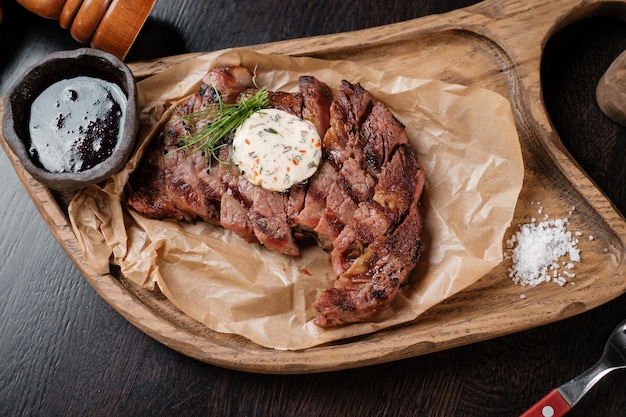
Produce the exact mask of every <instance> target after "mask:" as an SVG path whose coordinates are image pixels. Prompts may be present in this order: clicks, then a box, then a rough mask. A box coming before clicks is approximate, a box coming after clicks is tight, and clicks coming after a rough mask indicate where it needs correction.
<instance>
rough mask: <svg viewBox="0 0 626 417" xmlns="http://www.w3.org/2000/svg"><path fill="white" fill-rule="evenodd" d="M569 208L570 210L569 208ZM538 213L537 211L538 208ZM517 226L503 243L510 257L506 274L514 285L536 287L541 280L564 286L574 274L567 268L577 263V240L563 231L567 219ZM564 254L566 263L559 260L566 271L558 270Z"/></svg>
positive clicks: (578, 260)
mask: <svg viewBox="0 0 626 417" xmlns="http://www.w3.org/2000/svg"><path fill="white" fill-rule="evenodd" d="M572 209H574V208H573V207H572ZM539 212H540V213H541V211H539ZM544 219H545V220H544V221H542V222H540V223H538V224H537V223H536V220H535V219H533V220H532V221H531V223H527V224H524V225H522V226H520V230H519V231H518V232H517V233H515V235H513V237H512V238H511V239H509V240H508V241H507V242H506V244H507V248H508V255H509V256H510V258H511V259H512V260H513V266H512V267H511V268H510V269H509V276H510V277H511V279H512V280H513V282H515V283H516V284H520V285H522V286H532V287H534V286H536V285H538V284H540V283H542V282H551V281H552V282H554V283H556V284H558V285H561V286H563V285H565V284H566V283H567V279H568V278H570V279H571V278H573V277H574V276H575V274H574V273H573V272H570V271H569V270H571V269H573V268H574V262H580V250H579V249H578V247H577V245H578V239H576V238H575V237H573V236H572V233H571V232H569V231H568V230H567V225H568V223H569V219H568V218H562V219H553V220H548V219H549V216H547V214H546V215H545V216H544ZM564 256H568V257H569V262H567V263H566V262H565V261H563V262H562V265H565V268H564V269H566V270H563V271H561V270H560V265H559V259H560V258H561V257H564Z"/></svg>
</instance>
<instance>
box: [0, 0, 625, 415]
mask: <svg viewBox="0 0 626 417" xmlns="http://www.w3.org/2000/svg"><path fill="white" fill-rule="evenodd" d="M410 3H412V4H410ZM473 3H476V1H472V0H422V1H413V2H406V1H401V0H370V1H354V2H347V1H345V0H343V1H336V0H328V1H326V2H316V3H313V2H296V1H283V0H256V1H246V0H237V1H230V2H228V1H206V2H204V1H200V0H157V4H156V6H155V8H154V10H153V12H152V14H151V17H150V19H149V21H148V23H147V25H146V27H145V28H144V31H143V32H142V34H141V36H140V38H139V39H138V40H137V42H136V44H135V46H134V48H133V50H132V51H131V53H130V54H129V56H128V58H127V61H137V60H145V59H151V58H157V57H162V56H169V55H174V54H179V53H184V52H196V51H210V50H217V49H222V48H226V47H231V46H244V45H252V44H258V43H265V42H271V41H276V40H283V39H292V38H299V37H307V36H313V35H318V34H325V33H333V32H341V31H349V30H354V29H362V28H368V27H374V26H378V25H384V24H388V23H392V22H397V21H403V20H408V19H411V18H416V17H420V16H423V15H427V14H433V13H440V12H445V11H448V10H453V9H457V8H461V7H465V6H468V5H470V4H473ZM78 46H80V45H79V44H77V43H76V42H74V41H73V40H72V39H71V37H70V35H69V33H68V31H66V30H64V29H61V28H60V27H59V26H58V24H57V22H56V21H49V20H45V19H42V18H40V17H38V16H34V15H32V14H30V13H29V12H26V11H25V10H23V9H22V8H21V7H20V6H18V5H17V4H16V3H14V2H13V1H5V4H4V19H3V21H2V24H0V73H1V74H2V78H1V81H0V95H2V94H3V93H4V92H5V90H6V88H7V86H8V83H10V82H11V80H12V79H14V77H16V76H17V75H18V74H19V73H21V71H23V69H24V68H25V66H27V65H29V64H32V63H34V62H35V61H37V60H38V59H39V58H41V57H42V56H43V55H44V54H46V53H48V52H52V51H56V50H62V49H73V48H76V47H78ZM624 49H626V23H624V22H622V21H620V20H617V19H615V18H611V17H601V18H600V17H599V18H593V19H587V20H584V21H581V22H578V23H575V24H573V25H571V26H569V27H567V28H565V29H563V30H562V31H561V32H559V33H557V34H555V36H554V37H553V38H552V39H551V40H550V42H549V43H548V45H547V47H546V51H545V56H544V61H543V70H542V77H543V88H544V95H545V101H546V105H547V107H548V110H549V114H550V116H551V119H552V120H553V122H554V124H555V126H556V129H557V131H558V132H559V134H560V136H561V138H562V140H563V142H564V143H565V145H566V146H567V147H568V148H569V149H570V151H571V152H572V154H573V155H574V156H575V157H576V158H577V160H578V161H579V162H580V164H581V165H582V166H583V168H584V169H585V170H586V171H587V172H589V173H590V175H591V176H592V177H593V178H594V180H595V181H596V182H597V183H598V184H599V186H600V187H602V188H603V189H604V190H605V192H606V193H607V194H608V195H609V197H610V198H611V199H612V200H613V201H614V202H615V204H616V206H617V207H618V208H619V209H620V211H621V212H622V213H626V197H625V196H626V193H625V183H626V174H625V170H626V168H625V167H626V164H625V162H626V152H625V149H626V129H623V128H621V127H619V126H617V125H616V124H614V123H613V122H611V121H610V120H608V119H607V118H606V117H604V115H603V114H602V113H601V112H600V111H599V109H598V108H597V106H596V104H595V97H594V89H595V85H596V83H597V81H598V79H599V77H600V76H601V74H602V73H603V72H604V71H605V70H606V68H607V67H608V65H609V64H610V63H611V61H612V60H613V59H615V58H616V57H617V55H619V53H621V52H622V51H623V50H624ZM0 172H1V175H2V186H1V190H2V191H1V192H0V211H1V213H2V215H1V216H0V254H2V255H1V256H2V259H1V260H0V415H1V416H107V417H112V416H196V415H197V416H200V415H202V416H213V415H215V416H218V415H219V416H227V415H228V416H324V417H331V416H360V417H365V416H405V417H408V416H462V417H471V416H480V417H489V416H493V417H495V416H502V417H509V416H516V415H519V414H520V413H521V412H523V411H524V410H525V409H526V408H527V407H529V406H531V405H532V404H533V403H534V402H535V401H536V400H538V399H539V398H540V397H541V396H542V395H544V394H545V393H547V392H548V391H549V390H550V389H552V388H553V387H555V386H558V385H560V384H561V383H563V382H565V381H567V380H569V379H571V378H572V377H574V376H575V375H577V374H578V373H580V372H581V371H583V370H584V369H586V368H587V367H589V366H590V365H592V364H593V363H594V362H595V361H596V360H597V359H598V357H599V356H600V354H601V352H602V348H603V345H604V342H605V339H606V337H607V336H608V335H609V333H610V332H611V330H612V329H613V327H614V326H615V325H617V324H618V323H619V322H620V321H621V320H622V319H623V318H626V296H622V297H619V298H618V299H616V300H614V301H612V302H609V303H607V304H605V305H603V306H601V307H599V308H596V309H594V310H592V311H589V312H587V313H584V314H581V315H579V316H576V317H574V318H571V319H568V320H564V321H562V322H559V323H556V324H551V325H547V326H543V327H540V328H536V329H533V330H530V331H526V332H523V333H518V334H512V335H509V336H505V337H500V338H497V339H494V340H489V341H486V342H482V343H477V344H473V345H469V346H465V347H461V348H456V349H452V350H448V351H443V352H439V353H434V354H429V355H426V356H422V357H416V358H412V359H406V360H402V361H398V362H393V363H388V364H383V365H376V366H371V367H367V368H361V369H354V370H347V371H337V372H329V373H322V374H313V375H293V376H277V375H260V374H248V373H244V372H236V371H231V370H227V369H221V368H218V367H215V366H211V365H207V364H204V363H201V362H198V361H196V360H193V359H190V358H188V357H185V356H183V355H181V354H179V353H177V352H175V351H172V350H170V349H169V348H167V347H165V346H163V345H161V344H159V343H158V342H156V341H154V340H152V339H151V338H149V337H148V336H146V335H145V334H143V333H142V332H140V331H139V330H137V329H136V328H135V327H133V326H132V325H131V324H129V323H128V322H127V321H125V320H124V319H123V318H122V317H121V316H120V315H119V314H118V313H117V312H115V311H114V310H113V309H112V308H111V307H110V306H109V305H107V304H106V302H105V301H103V300H102V299H101V298H100V297H99V296H98V295H97V294H96V293H95V291H94V290H93V289H92V288H91V287H90V286H89V284H88V283H87V282H86V281H85V280H84V279H83V278H82V276H81V275H80V273H79V272H78V270H77V269H76V268H75V267H74V265H73V264H72V263H71V262H70V260H69V259H68V258H67V256H66V255H65V253H64V252H63V251H62V249H61V247H60V246H59V244H58V243H57V242H56V241H55V239H54V238H53V236H52V234H51V233H50V231H49V230H48V228H47V226H46V224H45V223H44V221H43V220H42V219H41V218H40V216H39V214H38V213H37V211H36V210H35V208H34V205H33V204H32V202H31V201H30V199H29V197H28V195H27V193H26V192H25V190H24V189H23V187H22V185H21V183H20V182H19V181H18V179H17V176H16V175H15V173H14V171H13V168H12V167H11V165H10V163H9V162H8V160H7V158H6V156H5V155H4V154H2V156H0ZM511 314H515V312H514V311H512V312H511ZM624 386H626V373H622V374H619V373H616V374H613V375H611V376H609V377H608V378H606V379H605V380H604V381H602V382H601V383H600V384H599V385H598V386H597V387H596V388H594V389H593V390H592V391H591V393H589V394H588V395H587V396H586V397H585V398H584V399H583V400H582V401H581V402H580V403H579V404H578V405H577V406H576V407H575V408H574V409H573V410H572V411H571V413H570V415H571V416H572V417H574V416H603V417H607V416H624V415H625V413H626V411H625V410H626V394H625V393H624Z"/></svg>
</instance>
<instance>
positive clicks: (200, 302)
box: [69, 50, 524, 350]
mask: <svg viewBox="0 0 626 417" xmlns="http://www.w3.org/2000/svg"><path fill="white" fill-rule="evenodd" d="M236 64H241V65H245V66H247V67H248V68H251V69H253V68H256V72H257V74H258V77H257V82H258V85H265V86H267V87H268V88H269V89H273V90H282V91H297V80H298V77H299V76H300V75H303V74H308V75H313V76H315V77H317V78H318V79H320V80H321V81H323V82H325V83H327V84H328V85H329V86H330V87H331V88H332V89H333V90H334V91H336V89H337V88H338V87H339V85H340V82H341V80H342V79H345V80H348V81H350V82H352V83H356V82H360V83H361V84H362V85H363V86H364V87H365V88H366V89H367V90H369V91H370V92H371V93H372V94H373V95H374V96H375V97H376V98H378V99H379V100H381V101H383V102H384V103H386V104H387V106H388V107H389V108H390V109H391V111H392V112H393V113H394V114H395V115H396V117H397V118H398V119H399V120H400V121H401V122H403V123H404V124H405V125H406V127H407V133H408V135H409V137H410V140H411V143H412V145H413V147H414V149H415V150H416V151H417V154H418V157H419V159H420V162H421V164H422V167H423V169H425V172H426V177H427V182H426V186H425V190H424V195H423V199H422V204H421V207H422V215H423V216H424V224H425V228H424V234H423V244H424V247H425V249H424V251H423V252H422V256H421V259H420V261H419V263H418V265H417V267H416V268H415V270H414V271H413V273H412V275H411V280H410V283H409V284H408V285H405V286H404V287H403V288H402V289H401V290H400V292H399V294H398V297H397V299H396V300H395V301H394V302H393V304H392V306H391V308H390V309H389V310H388V311H386V312H384V313H383V314H381V315H380V316H379V317H377V318H376V320H375V321H373V322H371V323H362V324H354V325H349V326H345V327H341V328H336V329H320V328H317V327H316V326H315V325H314V324H313V323H312V319H313V318H314V316H315V312H314V311H313V309H312V308H311V303H312V302H313V301H314V300H315V299H316V298H317V296H318V295H319V294H320V293H321V292H322V291H323V290H324V289H326V288H328V287H330V286H332V284H333V281H334V275H333V274H332V271H331V266H330V261H329V259H330V258H329V255H328V254H327V253H325V252H324V251H322V250H321V249H319V248H317V247H310V248H306V249H305V250H304V251H303V253H302V256H301V257H299V258H290V257H287V256H284V255H280V254H278V253H274V252H270V251H268V250H266V249H265V248H263V247H261V246H259V245H255V244H248V243H246V242H244V241H243V240H242V239H240V238H239V237H238V236H236V235H235V234H234V233H231V232H229V231H227V230H224V229H222V228H220V227H215V226H211V225H208V224H205V223H203V222H198V223H196V224H186V223H178V222H174V221H157V220H150V219H147V218H145V217H143V216H142V215H140V214H138V213H136V212H134V211H132V210H130V209H128V208H127V206H126V204H125V199H126V197H127V195H128V192H129V185H128V178H129V175H130V174H131V173H132V172H133V171H134V170H135V168H136V167H137V166H138V164H139V162H140V159H141V157H142V154H143V151H144V149H145V147H146V145H147V143H148V142H149V140H150V139H151V138H152V137H153V136H156V135H157V134H158V132H159V130H160V129H162V128H163V125H164V123H165V122H164V120H165V119H166V118H167V116H168V115H167V110H166V109H167V108H168V106H170V105H171V104H172V103H175V102H177V101H179V100H180V99H181V98H184V97H185V96H188V95H189V94H193V93H195V92H196V90H197V88H198V87H199V85H200V80H201V78H202V76H203V75H204V74H205V73H206V72H207V71H208V70H209V69H211V68H213V67H216V66H224V65H236ZM138 91H139V107H140V109H141V122H142V126H143V128H142V131H141V132H140V136H139V138H138V141H139V142H138V148H137V151H136V152H135V154H134V155H133V156H132V158H131V159H130V161H129V162H128V164H127V166H126V167H125V169H123V170H122V171H121V172H119V173H118V174H117V175H115V176H114V177H112V178H111V179H110V180H108V181H107V182H106V183H105V184H103V185H98V186H92V187H90V188H88V189H85V190H83V191H81V192H80V193H78V194H77V195H76V197H75V198H74V199H73V200H72V201H71V203H70V205H69V216H70V220H71V223H72V227H73V229H74V232H75V234H76V236H77V238H78V240H79V243H80V244H81V246H82V248H83V253H84V257H85V260H86V262H87V263H88V264H89V265H90V266H91V267H93V268H94V269H95V270H96V271H98V272H100V273H102V274H106V273H108V272H109V264H110V263H112V264H116V265H118V266H119V267H120V268H121V272H122V273H123V274H124V276H125V277H127V278H129V279H131V280H132V281H134V282H135V283H137V284H138V285H141V286H143V287H146V288H151V289H156V288H158V289H159V290H160V291H162V292H163V294H165V296H166V297H167V298H168V299H169V300H171V301H172V302H173V303H174V304H175V305H176V306H178V307H179V308H180V309H181V310H182V311H183V312H185V313H186V314H188V315H189V316H191V317H193V318H195V319H197V320H199V321H200V322H202V323H204V324H205V325H206V326H208V327H209V328H211V329H213V330H216V331H219V332H228V333H235V334H239V335H242V336H244V337H246V338H248V339H250V340H252V341H253V342H255V343H257V344H260V345H263V346H266V347H270V348H275V349H294V350H296V349H304V348H308V347H312V346H315V345H319V344H322V343H326V342H330V341H335V340H339V339H344V338H348V337H351V336H357V335H362V334H366V333H369V332H374V331H376V330H378V329H381V328H385V327H389V326H393V325H396V324H399V323H403V322H407V321H410V320H413V319H414V318H416V317H417V316H418V315H419V314H420V313H422V312H424V311H426V310H427V309H428V308H430V307H432V306H433V305H435V304H437V303H439V302H441V301H442V300H444V299H446V298H447V297H449V296H451V295H452V294H454V293H456V292H458V291H460V290H462V289H463V288H465V287H467V286H468V285H470V284H472V283H474V282H475V281H477V280H478V279H479V278H480V277H481V276H483V275H484V274H486V273H487V272H488V271H489V270H491V269H492V268H493V267H494V266H496V265H497V264H499V263H500V261H501V260H502V256H503V250H502V239H503V236H504V233H505V231H506V229H507V227H508V226H509V224H510V222H511V219H512V217H513V212H514V209H515V204H516V201H517V198H518V195H519V192H520V189H521V186H522V180H523V171H524V167H523V161H522V155H521V150H520V144H519V139H518V136H517V132H516V129H515V123H514V119H513V115H512V112H511V108H510V104H509V102H508V101H507V100H506V99H505V98H504V97H502V96H500V95H498V94H497V93H495V92H492V91H489V90H486V89H481V88H468V87H465V86H460V85H451V84H446V83H444V82H441V81H437V80H432V79H418V78H406V77H398V76H395V75H393V74H390V73H385V72H380V71H376V70H372V69H369V68H364V67H362V66H360V65H358V64H356V63H352V62H348V61H324V60H319V59H312V58H296V57H288V56H277V55H261V54H258V53H254V52H251V51H242V50H229V51H221V52H216V53H209V54H206V55H203V56H201V57H199V58H195V59H192V60H189V61H186V62H184V63H182V64H179V65H176V66H174V67H171V68H169V69H167V70H165V71H163V72H161V73H158V74H156V75H154V76H152V77H150V78H147V79H145V80H143V81H141V82H139V83H138ZM164 113H166V114H164Z"/></svg>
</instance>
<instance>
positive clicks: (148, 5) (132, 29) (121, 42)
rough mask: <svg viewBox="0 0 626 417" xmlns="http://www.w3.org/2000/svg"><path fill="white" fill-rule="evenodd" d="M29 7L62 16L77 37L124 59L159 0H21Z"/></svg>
mask: <svg viewBox="0 0 626 417" xmlns="http://www.w3.org/2000/svg"><path fill="white" fill-rule="evenodd" d="M17 2H18V3H19V4H21V5H22V6H23V7H24V8H26V9H28V10H29V11H31V12H33V13H35V14H37V15H39V16H42V17H45V18H48V19H58V21H59V25H60V26H61V27H62V28H64V29H69V31H70V34H71V35H72V37H73V38H74V39H76V40H77V41H78V42H81V43H88V42H91V46H92V47H94V48H97V49H101V50H103V51H106V52H109V53H111V54H113V55H115V56H117V57H118V58H119V59H124V58H125V57H126V54H127V53H128V51H129V50H130V47H131V46H132V44H133V43H134V42H135V39H136V38H137V35H138V34H139V31H140V30H141V28H142V27H143V25H144V23H145V21H146V19H147V18H148V15H149V14H150V11H151V10H152V7H153V6H154V3H155V2H156V0H17Z"/></svg>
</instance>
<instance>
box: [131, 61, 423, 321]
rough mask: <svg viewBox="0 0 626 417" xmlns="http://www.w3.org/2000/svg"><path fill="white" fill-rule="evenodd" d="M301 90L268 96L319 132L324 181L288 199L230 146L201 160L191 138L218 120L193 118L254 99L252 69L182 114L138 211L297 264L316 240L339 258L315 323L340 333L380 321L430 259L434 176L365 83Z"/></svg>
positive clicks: (139, 175)
mask: <svg viewBox="0 0 626 417" xmlns="http://www.w3.org/2000/svg"><path fill="white" fill-rule="evenodd" d="M298 87H299V91H298V92H296V93H285V92H275V91H270V92H268V95H269V99H270V107H273V108H278V109H281V110H284V111H287V112H289V113H291V114H294V115H296V116H298V117H300V118H303V119H305V120H308V121H310V122H311V123H313V124H314V125H315V127H316V129H317V130H318V132H319V133H320V135H321V136H322V138H323V139H322V145H323V156H322V161H321V162H320V165H319V167H318V169H317V171H316V172H315V174H314V175H313V176H312V177H311V178H310V179H309V180H308V181H305V182H302V183H299V184H296V185H294V186H292V187H291V188H290V189H289V190H287V191H285V192H274V191H268V190H266V189H264V188H262V187H260V186H256V185H253V184H252V183H250V182H249V181H248V180H247V179H246V178H245V177H244V176H243V175H242V174H241V172H240V171H239V169H238V168H237V167H236V166H234V165H232V164H230V163H229V162H228V161H229V160H230V152H231V149H230V144H229V142H228V141H227V140H226V141H224V142H223V143H222V144H221V147H220V149H219V152H218V155H217V158H211V156H210V155H204V154H203V153H201V152H194V149H188V148H186V147H184V146H182V145H184V143H185V142H184V139H185V136H186V135H188V133H189V132H190V131H193V130H194V129H199V128H202V127H203V126H204V125H206V124H207V123H210V121H207V120H196V121H191V120H189V118H186V117H185V115H187V114H190V113H192V112H196V111H198V110H202V109H205V108H207V107H208V106H211V105H215V104H216V103H218V102H219V100H221V101H222V102H224V103H235V102H237V100H239V99H240V97H242V96H249V95H252V94H254V92H255V91H256V87H254V85H253V77H252V74H251V73H250V72H249V71H248V70H247V69H245V68H243V67H227V68H217V69H213V70H211V71H209V73H207V75H205V76H204V77H203V82H202V85H201V86H200V88H199V90H198V92H197V93H196V94H194V95H192V96H190V97H189V98H188V99H187V100H186V101H185V102H184V103H182V105H181V106H180V107H179V108H178V109H177V110H176V112H174V114H173V115H172V117H171V119H170V121H169V123H168V124H167V126H166V128H165V129H164V132H163V133H162V134H161V135H160V136H158V137H156V138H155V139H154V140H153V143H151V144H150V146H149V149H148V150H147V153H146V155H145V156H144V159H143V161H142V164H141V166H140V169H139V170H138V171H137V172H136V173H135V174H134V175H133V177H132V178H131V185H132V187H133V190H134V191H133V192H132V193H131V194H130V196H129V198H128V204H129V206H130V207H131V208H133V209H134V210H136V211H138V212H140V213H143V214H144V215H146V216H148V217H151V218H155V219H172V220H178V221H187V222H193V221H196V220H199V219H201V220H204V221H206V222H209V223H212V224H215V225H220V226H221V227H224V228H226V229H229V230H232V231H233V232H234V233H236V234H237V235H239V236H241V237H242V238H243V239H245V240H246V241H247V242H251V243H261V244H263V245H264V246H265V247H267V248H268V249H270V250H273V251H277V252H280V253H283V254H286V255H290V256H298V255H299V254H300V243H299V242H300V241H303V242H304V241H306V240H308V239H309V237H313V238H315V239H316V240H317V243H318V244H319V245H320V246H321V247H322V248H323V249H325V250H327V251H329V252H330V257H331V264H332V268H333V271H334V273H335V275H336V277H337V279H336V280H335V283H334V285H333V287H332V288H329V289H326V290H325V291H323V292H322V293H321V295H320V296H319V298H318V299H317V300H316V301H315V302H314V304H313V307H314V308H315V309H316V310H317V312H318V314H317V317H316V318H315V320H314V323H315V324H316V325H317V326H319V327H333V326H339V325H344V324H349V323H355V322H360V321H366V320H371V319H372V318H373V317H374V316H375V315H376V314H377V313H378V312H380V311H383V310H385V309H386V308H387V307H388V306H389V304H390V303H391V302H392V300H393V299H394V297H395V296H396V294H397V292H398V290H399V288H400V286H401V285H402V284H404V283H405V282H406V281H407V280H408V277H409V275H410V272H411V270H412V269H413V268H414V267H415V265H416V263H417V260H418V258H419V254H420V251H421V246H422V245H421V240H420V239H421V231H422V218H421V215H420V210H419V203H420V199H421V195H422V190H423V187H424V182H425V175H424V172H423V170H422V169H421V168H420V166H419V162H418V160H417V156H416V155H415V153H414V151H413V150H412V148H411V146H410V145H409V141H408V137H407V134H406V131H405V127H404V125H402V123H400V122H399V121H398V120H397V119H396V118H395V117H394V116H393V114H392V113H391V111H389V109H388V108H387V107H386V106H385V105H384V104H382V103H381V102H379V101H378V100H376V99H375V98H374V97H373V96H372V94H371V93H369V92H368V91H367V90H365V89H364V88H363V87H362V86H361V85H360V84H351V83H349V82H347V81H343V82H342V84H341V86H340V88H339V91H338V92H337V94H336V96H335V97H334V98H333V96H332V94H331V91H330V89H329V87H328V86H327V85H326V84H324V83H322V82H321V81H319V80H317V79H316V78H314V77H311V76H302V77H300V79H299V82H298Z"/></svg>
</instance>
